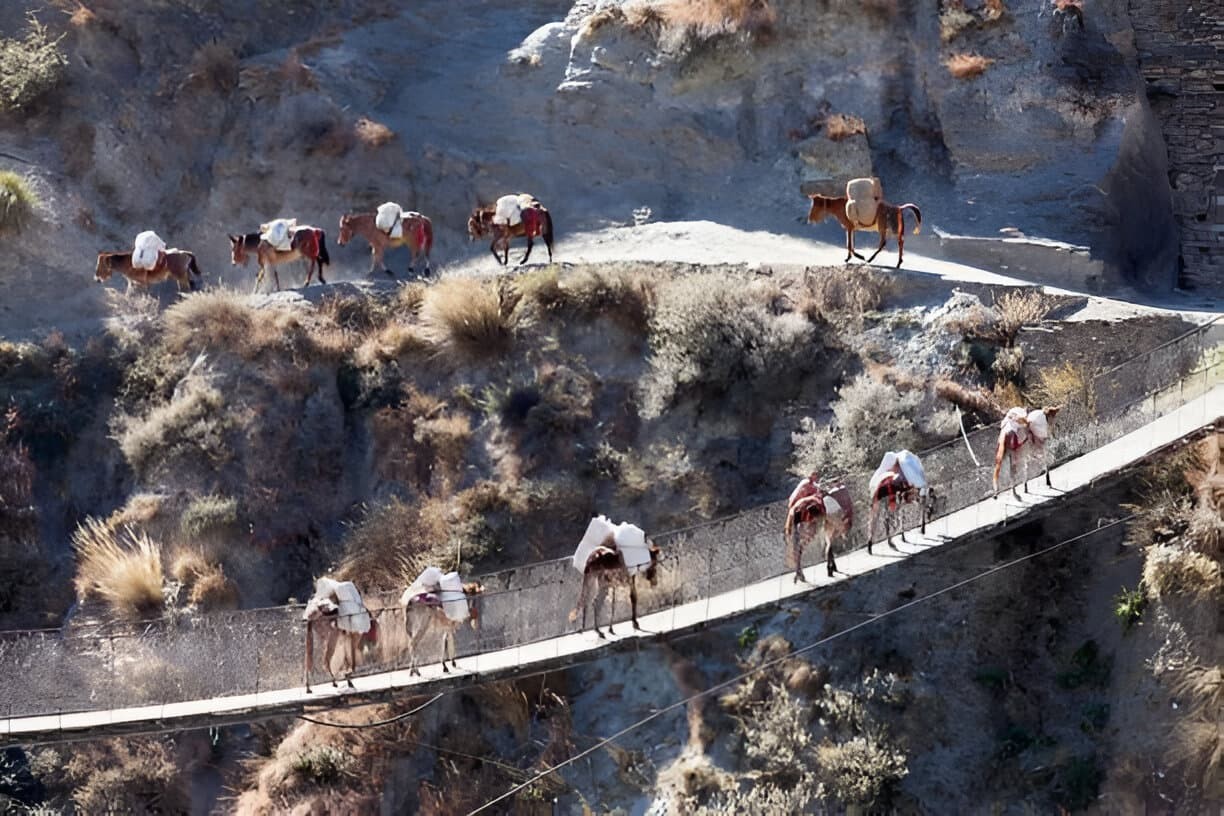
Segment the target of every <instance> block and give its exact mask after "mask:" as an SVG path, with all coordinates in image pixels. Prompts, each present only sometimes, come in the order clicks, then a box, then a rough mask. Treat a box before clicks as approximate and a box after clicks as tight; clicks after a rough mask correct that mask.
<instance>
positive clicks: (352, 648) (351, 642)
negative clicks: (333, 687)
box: [344, 632, 361, 689]
mask: <svg viewBox="0 0 1224 816" xmlns="http://www.w3.org/2000/svg"><path fill="white" fill-rule="evenodd" d="M344 639H345V640H346V641H347V644H346V645H347V647H348V655H347V657H346V658H345V665H346V666H347V667H348V673H347V674H346V675H345V677H344V679H345V680H347V681H348V687H349V688H351V689H355V688H357V687H356V686H354V685H353V672H355V671H357V652H358V643H360V642H361V635H358V634H355V633H353V632H349V633H348V634H347V635H345V636H344Z"/></svg>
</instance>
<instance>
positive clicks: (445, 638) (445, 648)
mask: <svg viewBox="0 0 1224 816" xmlns="http://www.w3.org/2000/svg"><path fill="white" fill-rule="evenodd" d="M450 645H451V631H450V627H447V628H445V629H443V630H442V673H443V674H450V667H449V666H447V665H446V659H447V657H446V656H447V655H448V654H450Z"/></svg>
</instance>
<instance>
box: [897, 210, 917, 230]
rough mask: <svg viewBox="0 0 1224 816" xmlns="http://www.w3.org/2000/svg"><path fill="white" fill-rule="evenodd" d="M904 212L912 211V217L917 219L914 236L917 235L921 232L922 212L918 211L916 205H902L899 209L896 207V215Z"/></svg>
mask: <svg viewBox="0 0 1224 816" xmlns="http://www.w3.org/2000/svg"><path fill="white" fill-rule="evenodd" d="M906 210H913V211H914V217H915V218H917V219H918V223H917V224H915V225H914V234H915V235H917V234H918V233H919V232H921V231H922V210H920V209H918V205H917V204H902V205H901V206H900V207H897V212H898V213H902V212H905V211H906Z"/></svg>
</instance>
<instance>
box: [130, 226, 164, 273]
mask: <svg viewBox="0 0 1224 816" xmlns="http://www.w3.org/2000/svg"><path fill="white" fill-rule="evenodd" d="M165 251H166V242H165V241H163V240H162V239H161V238H159V237H158V235H157V233H156V232H154V231H153V230H145V231H144V232H142V233H140V234H139V235H137V236H136V240H135V242H133V244H132V266H133V267H135V268H136V269H152V268H153V267H155V266H156V265H157V256H158V254H159V253H161V252H165Z"/></svg>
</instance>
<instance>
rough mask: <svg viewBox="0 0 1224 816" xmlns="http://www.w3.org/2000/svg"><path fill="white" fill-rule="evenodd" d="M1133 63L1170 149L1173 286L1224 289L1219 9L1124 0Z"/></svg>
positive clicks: (1223, 22)
mask: <svg viewBox="0 0 1224 816" xmlns="http://www.w3.org/2000/svg"><path fill="white" fill-rule="evenodd" d="M1130 14H1131V19H1132V21H1133V25H1134V30H1135V46H1136V48H1137V49H1138V52H1139V67H1140V72H1141V73H1142V74H1143V77H1144V79H1145V80H1146V81H1147V92H1148V98H1149V100H1150V101H1151V105H1152V109H1153V111H1154V112H1155V114H1156V117H1157V119H1159V120H1160V123H1161V126H1162V127H1163V129H1164V136H1165V142H1166V144H1167V145H1168V150H1169V175H1170V179H1169V181H1170V183H1171V184H1172V187H1173V212H1174V215H1175V216H1176V218H1177V221H1178V225H1179V227H1180V228H1181V258H1180V263H1179V271H1178V286H1179V287H1180V288H1183V289H1194V290H1199V291H1202V292H1209V293H1212V294H1216V295H1220V294H1224V154H1222V152H1221V151H1222V148H1221V145H1224V10H1222V4H1221V3H1220V2H1219V0H1207V2H1199V3H1187V2H1185V0H1130Z"/></svg>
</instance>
